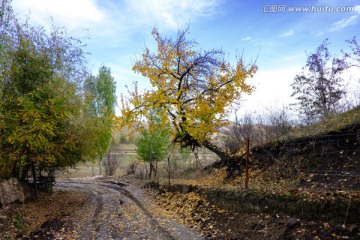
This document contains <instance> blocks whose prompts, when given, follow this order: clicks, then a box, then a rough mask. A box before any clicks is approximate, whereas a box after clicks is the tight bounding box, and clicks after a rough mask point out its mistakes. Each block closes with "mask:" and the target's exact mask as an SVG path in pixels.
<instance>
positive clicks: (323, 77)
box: [291, 39, 347, 124]
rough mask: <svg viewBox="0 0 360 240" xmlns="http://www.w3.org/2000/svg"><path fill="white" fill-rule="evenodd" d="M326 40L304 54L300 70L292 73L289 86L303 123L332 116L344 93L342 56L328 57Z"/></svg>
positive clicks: (345, 65) (344, 64) (343, 61)
mask: <svg viewBox="0 0 360 240" xmlns="http://www.w3.org/2000/svg"><path fill="white" fill-rule="evenodd" d="M328 45H329V42H328V40H327V39H326V40H325V41H323V43H321V44H320V45H319V46H318V48H317V49H316V52H315V53H312V54H310V55H309V56H308V58H307V61H306V65H305V67H304V69H303V72H302V73H301V74H299V75H296V77H295V79H294V81H293V83H292V85H291V86H292V88H293V92H292V95H291V96H293V97H296V99H297V100H298V103H297V106H299V111H300V114H301V115H303V116H304V118H305V119H304V122H305V123H306V124H309V123H313V122H315V121H317V120H320V119H324V118H327V117H329V116H331V115H333V114H334V113H335V112H336V111H337V109H338V104H339V101H340V100H341V98H342V97H343V95H344V91H343V89H342V86H341V83H342V81H343V79H342V78H341V74H342V73H343V71H344V70H345V69H346V68H347V64H346V62H345V60H344V59H339V58H335V57H334V58H332V57H331V55H330V52H329V49H328Z"/></svg>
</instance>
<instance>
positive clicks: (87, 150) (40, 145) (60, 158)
mask: <svg viewBox="0 0 360 240" xmlns="http://www.w3.org/2000/svg"><path fill="white" fill-rule="evenodd" d="M6 3H7V4H9V2H6ZM3 4H4V1H3ZM7 7H8V9H11V7H10V5H8V6H7ZM2 11H3V10H2ZM7 13H8V15H7V21H8V22H7V25H6V28H3V26H4V25H2V26H1V27H2V28H1V31H2V34H3V35H2V36H1V37H2V38H1V39H2V40H4V41H3V42H2V43H4V44H5V45H6V46H1V53H2V54H3V53H4V54H5V55H6V61H2V62H1V65H0V68H1V69H0V71H1V78H0V81H1V85H0V87H1V88H0V94H1V101H0V173H1V176H5V177H9V176H14V177H17V178H21V179H25V177H27V175H28V173H29V172H31V173H32V176H33V179H34V183H36V178H37V176H38V175H39V174H41V173H42V172H43V171H46V172H48V173H49V172H50V173H51V172H53V171H54V170H55V169H57V168H66V167H71V166H74V165H75V164H76V163H78V162H80V161H86V160H88V159H91V158H93V157H94V156H95V151H94V150H93V149H95V148H94V142H95V139H96V138H95V137H96V132H94V131H93V121H92V119H91V118H89V117H88V116H86V115H84V104H83V100H82V96H81V94H80V82H79V81H81V80H82V79H84V76H85V75H84V69H85V65H84V63H85V62H84V60H85V58H84V55H83V51H82V49H81V47H82V46H81V45H79V42H78V41H76V40H74V39H73V38H70V37H68V36H67V35H66V31H64V29H59V28H56V27H53V28H52V29H51V30H50V31H49V32H48V31H45V30H44V29H43V28H42V27H32V26H30V25H29V24H28V22H27V21H26V22H24V23H20V22H19V21H18V20H17V19H16V18H15V17H14V16H13V15H11V13H12V12H11V11H10V10H9V11H7ZM1 16H4V15H1ZM2 20H3V18H2ZM2 56H4V55H2ZM2 60H3V58H2ZM34 190H35V194H36V184H35V186H34Z"/></svg>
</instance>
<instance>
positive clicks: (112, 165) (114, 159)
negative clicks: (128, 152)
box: [102, 145, 123, 176]
mask: <svg viewBox="0 0 360 240" xmlns="http://www.w3.org/2000/svg"><path fill="white" fill-rule="evenodd" d="M122 156H123V153H119V152H117V151H116V148H115V146H114V145H112V146H111V147H110V148H109V150H108V152H107V153H106V156H105V158H104V160H103V161H102V164H103V166H104V169H105V174H106V176H112V175H114V173H115V172H116V169H117V168H118V167H119V165H120V159H121V157H122Z"/></svg>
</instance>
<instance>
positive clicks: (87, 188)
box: [56, 178, 202, 240]
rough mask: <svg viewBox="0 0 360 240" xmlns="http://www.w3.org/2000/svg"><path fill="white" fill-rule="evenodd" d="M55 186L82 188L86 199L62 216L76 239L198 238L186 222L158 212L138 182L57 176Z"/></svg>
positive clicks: (58, 187)
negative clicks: (78, 207) (65, 178)
mask: <svg viewBox="0 0 360 240" xmlns="http://www.w3.org/2000/svg"><path fill="white" fill-rule="evenodd" d="M56 188H57V189H60V190H61V189H64V190H77V191H83V192H86V193H88V194H89V195H90V197H89V200H88V202H87V203H86V204H85V205H84V206H83V207H82V208H80V209H78V210H77V211H76V212H75V213H74V214H72V215H71V216H67V217H66V218H65V219H64V220H65V221H69V222H71V224H72V225H73V229H72V231H73V232H75V235H76V239H154V240H155V239H156V240H157V239H161V240H163V239H164V240H166V239H169V240H171V239H202V238H201V236H200V235H199V234H198V233H196V232H194V231H192V230H190V229H189V228H187V227H186V226H184V225H182V224H180V223H178V222H176V221H175V220H172V219H169V218H168V217H167V216H165V215H162V211H161V210H160V209H156V206H155V205H154V204H152V201H151V199H149V198H148V197H147V196H146V195H145V194H144V193H143V192H142V190H141V189H140V187H138V186H134V185H132V184H131V183H129V182H124V181H119V180H117V181H114V180H112V181H107V180H105V179H101V178H98V179H68V180H59V181H58V182H57V183H56Z"/></svg>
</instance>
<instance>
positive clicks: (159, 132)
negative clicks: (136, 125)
mask: <svg viewBox="0 0 360 240" xmlns="http://www.w3.org/2000/svg"><path fill="white" fill-rule="evenodd" d="M169 133H170V131H169V128H168V127H165V128H164V127H163V126H162V125H161V122H160V118H159V117H158V116H152V118H151V119H150V121H149V129H143V130H142V131H141V135H140V137H139V138H138V139H137V141H136V147H137V148H136V153H137V154H138V155H139V157H140V158H141V159H142V160H143V161H144V162H148V163H149V166H150V172H149V178H151V177H152V173H153V172H154V174H155V177H156V174H157V162H158V161H162V160H164V159H165V157H166V155H167V153H168V151H169V146H170V144H171V143H170V135H169ZM154 163H156V165H155V166H154Z"/></svg>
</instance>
